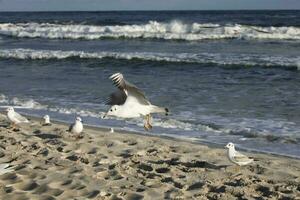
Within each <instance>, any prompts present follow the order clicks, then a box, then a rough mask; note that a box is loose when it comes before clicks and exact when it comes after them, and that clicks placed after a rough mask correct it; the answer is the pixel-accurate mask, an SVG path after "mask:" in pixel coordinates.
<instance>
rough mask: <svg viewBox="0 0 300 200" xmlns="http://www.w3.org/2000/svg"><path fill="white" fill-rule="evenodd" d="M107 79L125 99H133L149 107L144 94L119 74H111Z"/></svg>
mask: <svg viewBox="0 0 300 200" xmlns="http://www.w3.org/2000/svg"><path fill="white" fill-rule="evenodd" d="M109 78H110V79H111V80H112V81H113V83H114V85H115V86H116V87H117V88H119V90H120V91H122V92H123V93H125V94H126V96H127V97H128V96H130V97H133V98H135V100H137V101H138V102H139V103H141V104H144V105H150V102H149V101H148V100H147V98H146V96H145V94H144V93H143V92H142V91H141V90H140V89H139V88H137V87H136V86H135V85H133V84H131V83H129V82H127V81H126V80H125V79H124V77H123V75H122V74H121V73H116V74H113V75H112V76H110V77H109Z"/></svg>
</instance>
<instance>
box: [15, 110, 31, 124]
mask: <svg viewBox="0 0 300 200" xmlns="http://www.w3.org/2000/svg"><path fill="white" fill-rule="evenodd" d="M15 118H16V119H17V120H18V121H20V122H22V123H27V122H28V119H26V117H23V116H22V115H20V114H19V113H17V112H15Z"/></svg>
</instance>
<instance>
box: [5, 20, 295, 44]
mask: <svg viewBox="0 0 300 200" xmlns="http://www.w3.org/2000/svg"><path fill="white" fill-rule="evenodd" d="M0 34H2V35H6V36H14V37H28V38H48V39H85V40H96V39H101V38H144V39H164V40H187V41H197V40H217V39H273V40H300V28H299V27H293V26H290V27H273V26H270V27H260V26H250V25H241V24H228V25H219V24H210V23H208V24H200V23H190V24H187V23H182V22H180V21H172V22H169V23H162V22H157V21H149V22H148V23H146V24H133V25H110V26H95V25H79V24H78V25H75V24H69V25H66V24H50V23H2V24H0Z"/></svg>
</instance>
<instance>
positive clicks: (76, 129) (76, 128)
mask: <svg viewBox="0 0 300 200" xmlns="http://www.w3.org/2000/svg"><path fill="white" fill-rule="evenodd" d="M82 131H83V124H82V120H81V118H80V117H76V119H75V122H74V123H73V124H71V125H70V127H69V132H71V133H75V134H80V133H81V132H82Z"/></svg>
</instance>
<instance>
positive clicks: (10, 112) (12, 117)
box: [6, 107, 29, 124]
mask: <svg viewBox="0 0 300 200" xmlns="http://www.w3.org/2000/svg"><path fill="white" fill-rule="evenodd" d="M6 111H7V118H8V119H9V121H11V122H12V123H14V124H21V123H29V121H28V119H26V118H25V117H23V116H22V115H20V114H19V113H17V112H15V110H14V108H13V107H9V108H7V110H6Z"/></svg>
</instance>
